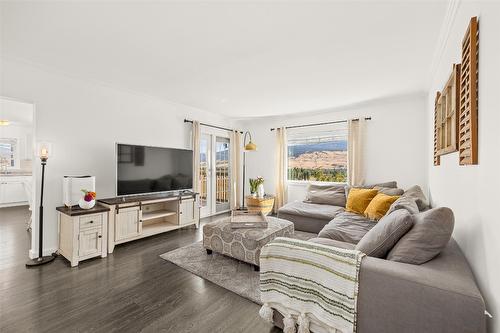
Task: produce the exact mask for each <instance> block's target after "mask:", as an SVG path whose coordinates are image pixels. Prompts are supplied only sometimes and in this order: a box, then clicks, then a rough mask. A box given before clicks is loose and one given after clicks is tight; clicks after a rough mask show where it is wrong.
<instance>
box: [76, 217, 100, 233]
mask: <svg viewBox="0 0 500 333" xmlns="http://www.w3.org/2000/svg"><path fill="white" fill-rule="evenodd" d="M100 226H102V214H96V215H87V216H82V217H80V230H82V229H88V228H96V227H100Z"/></svg>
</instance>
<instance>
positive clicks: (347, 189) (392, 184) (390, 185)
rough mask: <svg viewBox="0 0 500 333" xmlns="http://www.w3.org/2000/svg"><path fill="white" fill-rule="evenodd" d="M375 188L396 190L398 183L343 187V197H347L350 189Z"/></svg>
mask: <svg viewBox="0 0 500 333" xmlns="http://www.w3.org/2000/svg"><path fill="white" fill-rule="evenodd" d="M375 187H384V188H397V187H398V183H397V182H396V181H395V180H393V181H390V182H385V183H377V184H368V185H356V186H350V185H346V186H345V196H346V197H348V196H349V191H350V190H351V188H375Z"/></svg>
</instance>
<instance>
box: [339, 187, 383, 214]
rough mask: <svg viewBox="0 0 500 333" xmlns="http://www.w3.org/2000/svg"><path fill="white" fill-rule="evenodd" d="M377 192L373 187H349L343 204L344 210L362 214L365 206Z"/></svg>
mask: <svg viewBox="0 0 500 333" xmlns="http://www.w3.org/2000/svg"><path fill="white" fill-rule="evenodd" d="M377 193H378V190H373V189H365V188H351V190H350V191H349V195H348V196H347V203H346V205H345V209H346V211H348V212H351V213H356V214H361V215H363V213H364V212H365V209H366V207H368V205H369V204H370V201H372V199H373V198H374V197H375V196H376V195H377Z"/></svg>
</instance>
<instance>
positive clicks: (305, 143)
mask: <svg viewBox="0 0 500 333" xmlns="http://www.w3.org/2000/svg"><path fill="white" fill-rule="evenodd" d="M287 137H288V180H299V181H319V182H340V183H344V182H347V123H339V124H331V125H322V126H314V127H308V128H307V127H306V128H299V129H290V130H289V131H288V133H287Z"/></svg>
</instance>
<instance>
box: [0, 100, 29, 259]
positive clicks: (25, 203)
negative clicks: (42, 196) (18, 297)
mask: <svg viewBox="0 0 500 333" xmlns="http://www.w3.org/2000/svg"><path fill="white" fill-rule="evenodd" d="M33 118H34V105H33V104H31V103H25V102H22V101H18V100H15V99H11V98H6V97H0V235H1V236H2V237H1V238H2V239H1V242H0V252H2V254H3V255H2V256H1V258H2V260H1V262H0V267H6V266H7V267H8V266H11V265H14V264H19V263H20V262H23V263H24V261H25V260H26V254H27V252H28V251H29V249H30V248H31V241H32V237H31V226H32V221H33V202H34V198H35V193H34V184H35V182H34V176H33V157H34V150H33V147H34V119H33Z"/></svg>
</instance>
